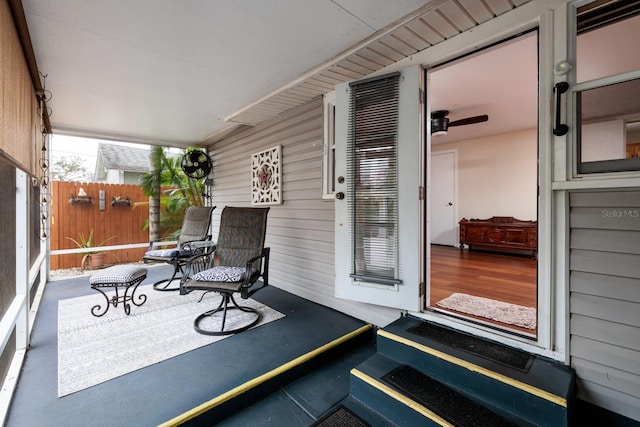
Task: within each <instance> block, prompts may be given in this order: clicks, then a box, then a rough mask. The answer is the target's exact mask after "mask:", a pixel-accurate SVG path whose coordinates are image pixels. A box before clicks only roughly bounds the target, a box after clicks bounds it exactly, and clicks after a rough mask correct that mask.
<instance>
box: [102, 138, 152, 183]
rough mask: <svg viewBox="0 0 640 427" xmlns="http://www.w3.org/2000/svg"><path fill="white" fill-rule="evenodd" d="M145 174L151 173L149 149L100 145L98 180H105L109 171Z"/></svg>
mask: <svg viewBox="0 0 640 427" xmlns="http://www.w3.org/2000/svg"><path fill="white" fill-rule="evenodd" d="M109 170H119V171H125V172H139V173H144V172H148V171H149V149H148V148H133V147H127V146H124V145H115V144H104V143H100V144H98V158H97V160H96V170H95V177H96V179H98V180H100V179H104V177H105V175H106V173H107V171H109Z"/></svg>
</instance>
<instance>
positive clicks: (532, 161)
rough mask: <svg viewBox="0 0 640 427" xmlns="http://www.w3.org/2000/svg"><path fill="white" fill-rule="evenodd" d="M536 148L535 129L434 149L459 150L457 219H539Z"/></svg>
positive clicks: (435, 150) (434, 149)
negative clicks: (495, 217)
mask: <svg viewBox="0 0 640 427" xmlns="http://www.w3.org/2000/svg"><path fill="white" fill-rule="evenodd" d="M537 147H538V144H537V132H536V130H535V129H530V130H525V131H519V132H513V133H507V134H501V135H494V136H490V137H485V138H477V139H468V140H464V141H459V142H452V143H448V144H441V145H434V146H432V149H431V151H432V152H437V151H444V150H453V149H455V150H457V151H458V165H457V169H458V200H457V203H458V216H459V218H458V219H462V218H467V219H471V218H479V219H487V218H490V217H492V216H512V217H515V218H517V219H521V220H535V219H537V185H538V184H537V183H538V175H537V158H538V156H537ZM436 185H437V184H436Z"/></svg>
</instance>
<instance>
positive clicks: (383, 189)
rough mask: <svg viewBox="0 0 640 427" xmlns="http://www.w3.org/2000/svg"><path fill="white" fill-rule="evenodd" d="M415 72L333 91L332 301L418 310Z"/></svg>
mask: <svg viewBox="0 0 640 427" xmlns="http://www.w3.org/2000/svg"><path fill="white" fill-rule="evenodd" d="M421 73H422V71H421V69H420V67H412V68H409V69H406V70H402V71H401V72H399V73H396V74H394V75H391V76H389V75H387V76H380V77H374V78H371V79H366V80H363V81H359V82H353V83H345V84H341V85H338V86H337V87H336V127H335V129H336V141H335V142H336V157H335V169H336V177H337V178H336V181H337V182H336V193H337V200H336V204H335V226H336V230H335V245H336V247H335V257H336V258H335V268H336V283H335V289H336V297H338V298H344V299H350V300H355V301H361V302H366V303H371V304H377V305H382V306H387V307H394V308H401V309H406V310H411V311H419V308H420V298H419V294H420V286H419V281H420V274H419V271H420V259H419V257H420V254H419V252H420V251H419V248H420V244H421V240H420V239H421V237H420V236H421V235H422V233H421V232H420V200H419V194H420V191H419V190H420V159H421V156H422V149H421V147H422V134H421V129H422V120H421V106H420V82H421V78H422V77H421Z"/></svg>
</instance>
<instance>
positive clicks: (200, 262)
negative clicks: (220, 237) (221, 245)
mask: <svg viewBox="0 0 640 427" xmlns="http://www.w3.org/2000/svg"><path fill="white" fill-rule="evenodd" d="M214 251H215V247H214V248H213V250H211V251H210V252H205V253H201V254H196V255H193V256H191V257H189V259H187V262H186V264H185V266H184V274H183V275H182V279H181V280H180V284H181V286H182V284H183V283H185V282H186V281H187V280H189V279H190V278H191V276H193V275H194V274H196V273H199V272H201V271H204V270H206V269H208V268H211V267H212V266H213V253H214Z"/></svg>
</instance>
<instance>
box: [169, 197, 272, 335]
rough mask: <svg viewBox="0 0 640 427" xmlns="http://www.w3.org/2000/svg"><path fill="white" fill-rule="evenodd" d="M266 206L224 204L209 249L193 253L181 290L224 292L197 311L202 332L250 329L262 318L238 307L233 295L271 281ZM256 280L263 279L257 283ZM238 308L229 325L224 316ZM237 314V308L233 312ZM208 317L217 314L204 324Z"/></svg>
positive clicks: (250, 292) (245, 294)
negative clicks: (211, 306)
mask: <svg viewBox="0 0 640 427" xmlns="http://www.w3.org/2000/svg"><path fill="white" fill-rule="evenodd" d="M268 212H269V208H268V207H267V208H242V207H230V206H227V207H225V208H224V209H223V211H222V214H221V216H220V231H219V233H218V240H217V242H216V247H215V250H214V251H213V252H212V253H207V254H202V255H196V256H193V257H191V258H190V259H189V260H188V261H187V264H186V268H185V273H184V275H183V279H182V281H181V284H180V294H182V295H184V294H187V293H190V292H192V291H196V290H198V291H205V292H204V293H203V294H202V297H201V298H200V301H202V299H203V298H204V296H205V295H206V294H207V293H209V292H216V293H218V294H220V295H221V296H222V298H221V301H220V303H219V304H218V306H217V307H216V308H214V309H211V310H209V311H206V312H204V313H202V314H201V315H199V316H198V317H197V318H196V319H195V321H194V324H193V326H194V329H195V330H196V331H197V332H199V333H201V334H205V335H229V334H233V333H238V332H242V331H245V330H247V329H249V328H250V327H252V326H254V325H255V324H256V323H258V321H259V320H260V313H259V312H258V311H257V310H256V309H254V308H252V307H247V306H241V305H239V304H238V303H237V302H236V300H235V298H234V294H239V295H240V297H241V298H243V299H247V298H249V297H251V296H252V295H253V294H254V293H256V292H257V291H259V290H260V289H264V288H265V287H267V286H268V284H269V248H265V247H264V240H265V234H266V230H267V214H268ZM259 279H262V280H261V281H260V282H259V281H258V280H259ZM231 310H238V314H239V316H237V317H238V319H234V321H233V322H232V323H233V324H232V325H231V326H229V325H228V323H229V322H227V320H229V319H228V317H227V314H228V312H229V311H231ZM234 313H235V312H234ZM212 316H216V318H221V319H220V321H219V322H212V323H215V324H216V327H215V328H214V327H213V326H208V325H207V323H208V322H210V320H211V318H212Z"/></svg>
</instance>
